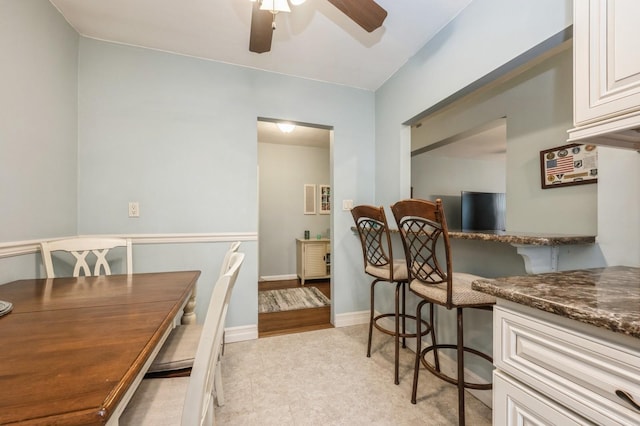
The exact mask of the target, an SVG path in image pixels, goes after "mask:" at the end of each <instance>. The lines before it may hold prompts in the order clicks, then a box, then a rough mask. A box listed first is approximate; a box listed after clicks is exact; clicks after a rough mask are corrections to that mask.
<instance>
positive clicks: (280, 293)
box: [258, 287, 331, 314]
mask: <svg viewBox="0 0 640 426" xmlns="http://www.w3.org/2000/svg"><path fill="white" fill-rule="evenodd" d="M330 304H331V301H330V300H329V299H328V298H327V296H325V295H324V294H322V292H321V291H320V290H318V289H317V288H315V287H299V288H285V289H281V290H264V291H259V292H258V313H260V314H264V313H268V312H282V311H294V310H296V309H308V308H322V307H324V306H329V305H330Z"/></svg>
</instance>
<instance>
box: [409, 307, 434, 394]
mask: <svg viewBox="0 0 640 426" xmlns="http://www.w3.org/2000/svg"><path fill="white" fill-rule="evenodd" d="M426 303H427V301H426V300H422V301H420V303H418V306H417V308H416V361H415V364H414V367H413V391H412V392H411V403H412V404H415V403H416V395H417V393H418V375H419V374H418V373H420V363H421V359H422V330H421V328H422V321H421V318H422V307H423V306H424V305H425V304H426ZM430 327H431V331H432V332H433V324H430Z"/></svg>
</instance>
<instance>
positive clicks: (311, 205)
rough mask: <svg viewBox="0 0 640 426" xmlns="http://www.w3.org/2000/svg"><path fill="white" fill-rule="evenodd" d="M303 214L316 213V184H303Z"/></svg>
mask: <svg viewBox="0 0 640 426" xmlns="http://www.w3.org/2000/svg"><path fill="white" fill-rule="evenodd" d="M304 214H316V185H315V184H313V183H305V184H304Z"/></svg>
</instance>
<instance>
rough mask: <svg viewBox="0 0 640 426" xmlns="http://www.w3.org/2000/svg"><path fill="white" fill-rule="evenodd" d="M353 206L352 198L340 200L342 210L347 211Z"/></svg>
mask: <svg viewBox="0 0 640 426" xmlns="http://www.w3.org/2000/svg"><path fill="white" fill-rule="evenodd" d="M352 208H353V200H342V210H344V211H349V210H351V209H352Z"/></svg>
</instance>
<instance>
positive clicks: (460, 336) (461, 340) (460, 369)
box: [457, 308, 464, 426]
mask: <svg viewBox="0 0 640 426" xmlns="http://www.w3.org/2000/svg"><path fill="white" fill-rule="evenodd" d="M457 311H458V348H457V350H458V425H460V426H464V336H463V320H462V308H457Z"/></svg>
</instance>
